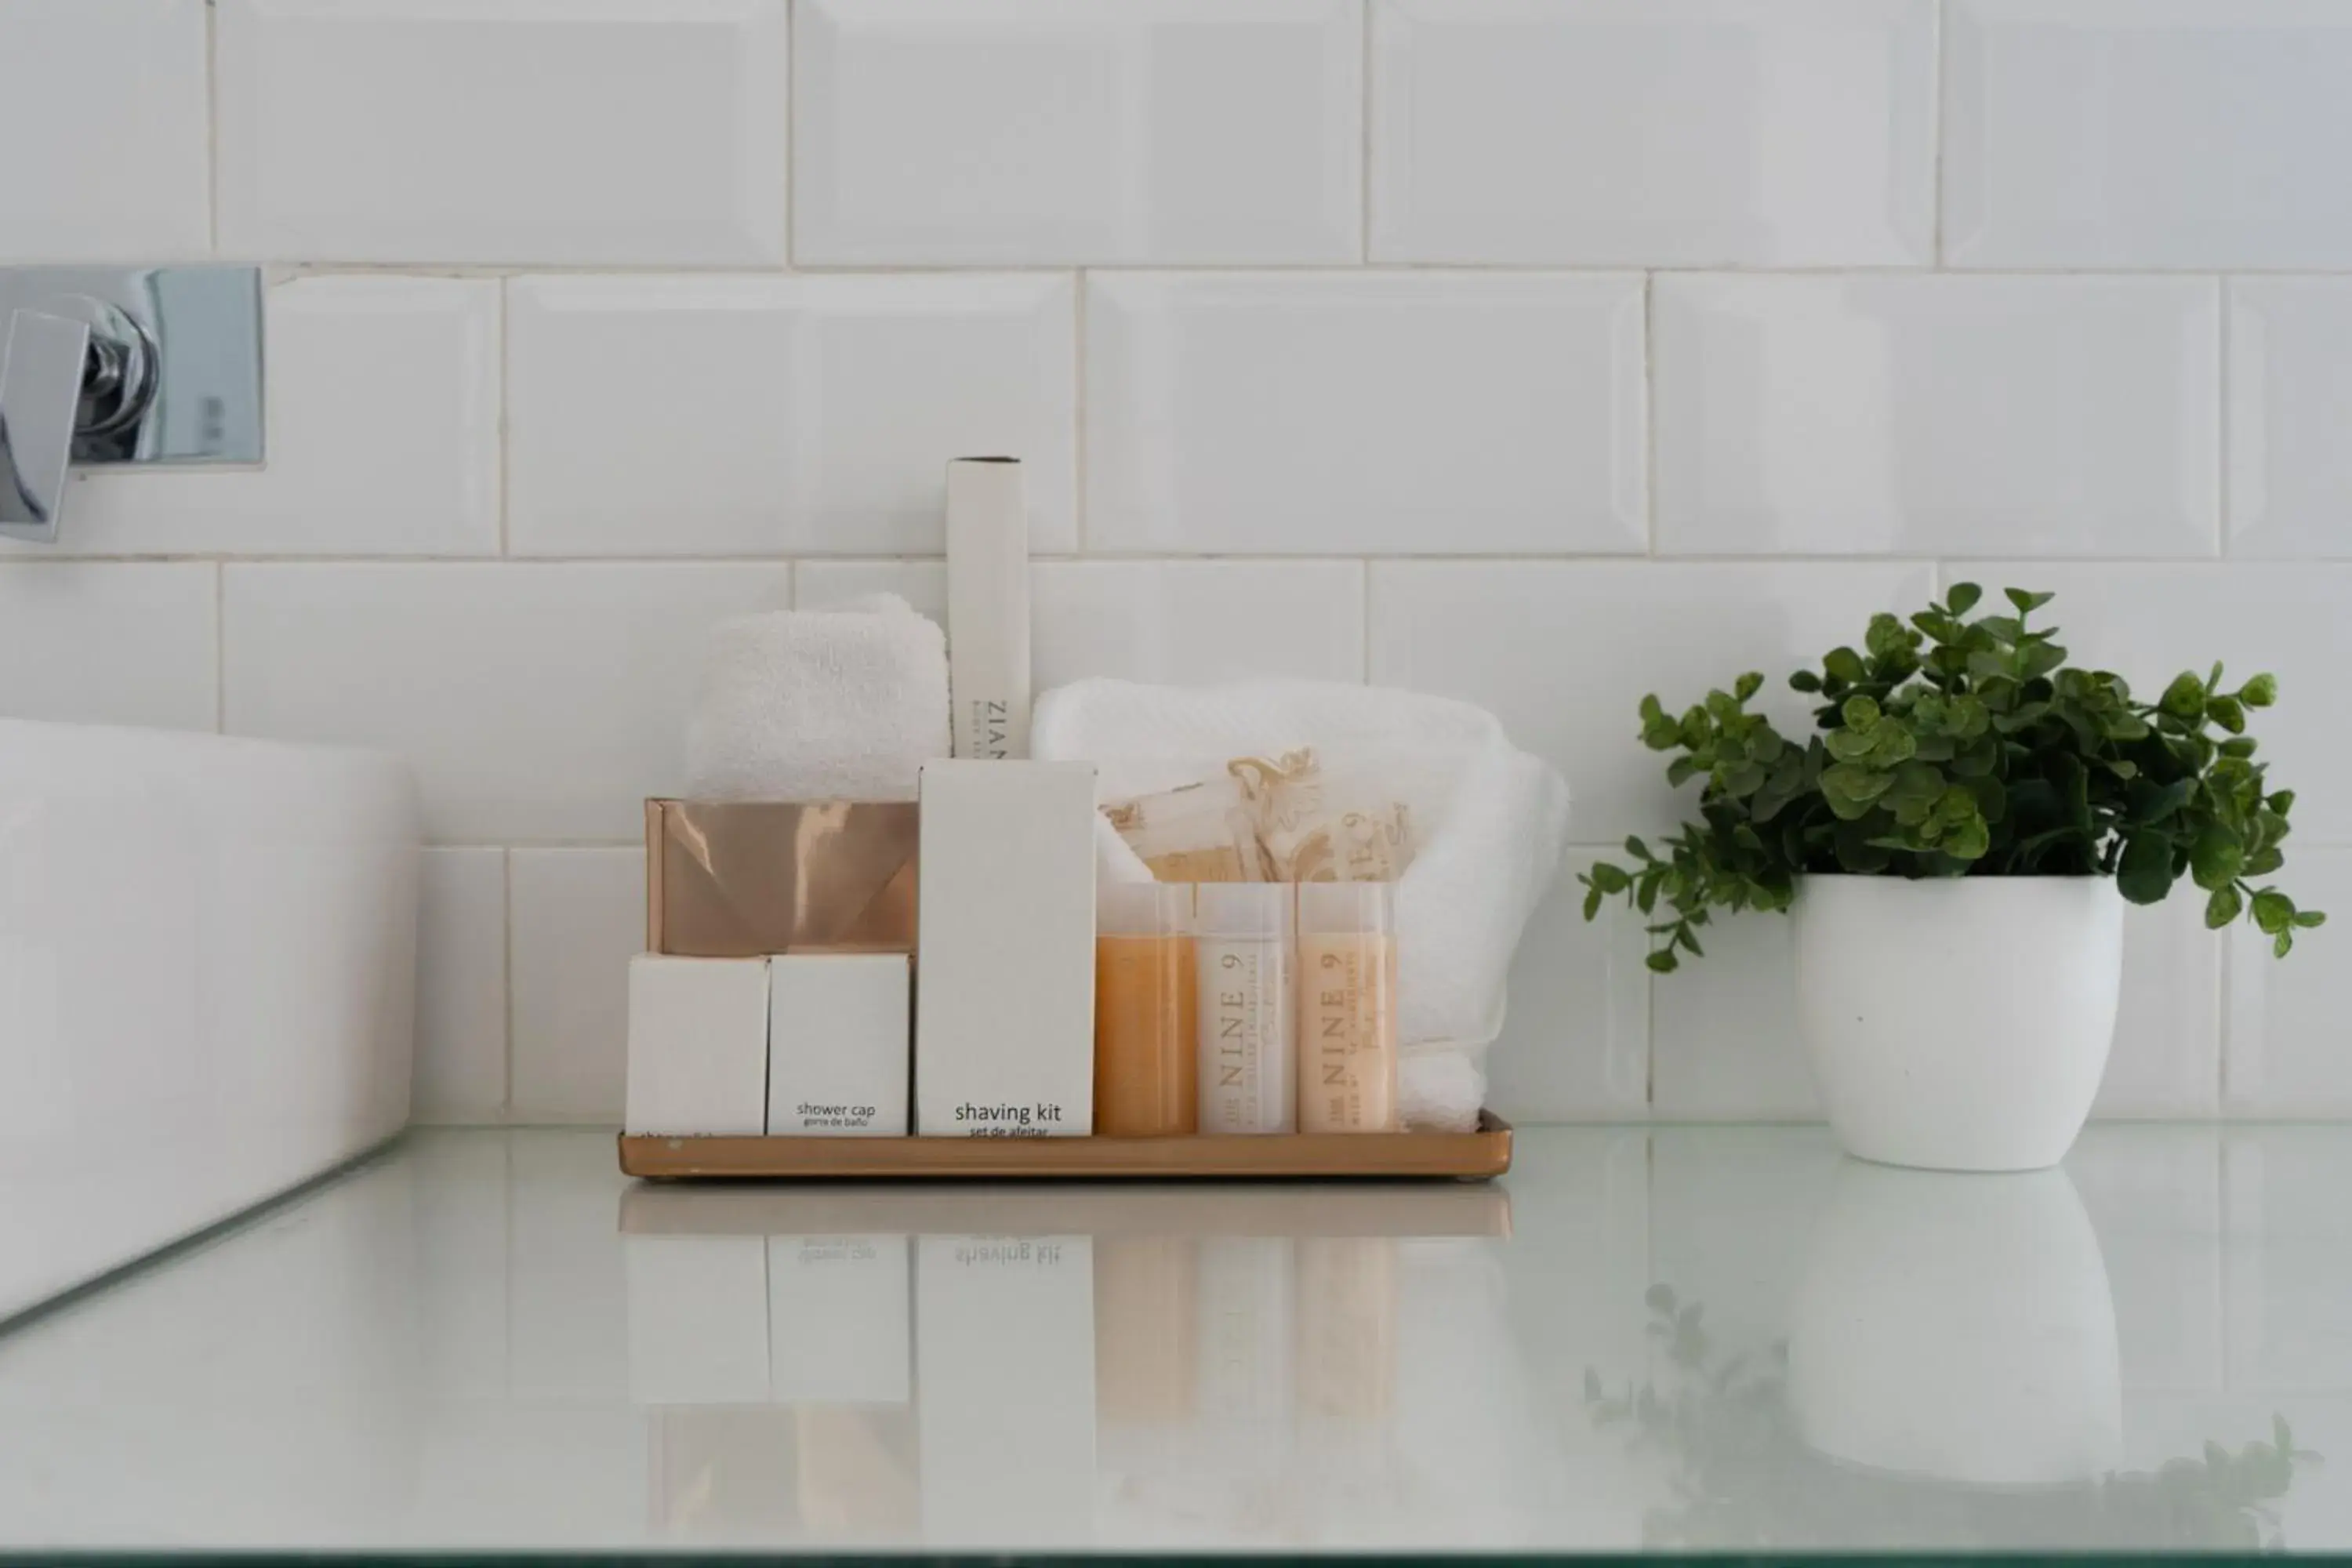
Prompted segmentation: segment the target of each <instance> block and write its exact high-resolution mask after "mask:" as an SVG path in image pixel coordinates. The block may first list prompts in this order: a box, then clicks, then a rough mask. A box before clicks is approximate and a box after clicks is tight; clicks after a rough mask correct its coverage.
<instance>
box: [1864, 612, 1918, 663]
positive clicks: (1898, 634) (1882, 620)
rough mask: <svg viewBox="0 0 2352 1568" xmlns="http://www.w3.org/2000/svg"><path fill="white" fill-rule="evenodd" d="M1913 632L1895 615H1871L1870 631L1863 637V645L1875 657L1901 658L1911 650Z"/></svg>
mask: <svg viewBox="0 0 2352 1568" xmlns="http://www.w3.org/2000/svg"><path fill="white" fill-rule="evenodd" d="M1911 646H1912V637H1911V634H1910V633H1909V632H1907V631H1906V630H1905V629H1904V626H1903V623H1902V622H1901V621H1898V620H1896V619H1895V617H1894V616H1890V615H1885V614H1883V613H1882V614H1879V615H1875V616H1871V617H1870V631H1869V634H1868V635H1867V636H1865V637H1864V638H1863V647H1866V648H1868V649H1869V650H1870V657H1871V658H1902V657H1903V656H1904V655H1906V654H1907V653H1909V652H1910V651H1911Z"/></svg>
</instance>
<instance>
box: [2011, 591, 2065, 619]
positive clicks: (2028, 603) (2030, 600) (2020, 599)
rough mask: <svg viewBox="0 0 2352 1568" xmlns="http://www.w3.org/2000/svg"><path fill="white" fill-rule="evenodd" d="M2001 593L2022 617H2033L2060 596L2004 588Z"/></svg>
mask: <svg viewBox="0 0 2352 1568" xmlns="http://www.w3.org/2000/svg"><path fill="white" fill-rule="evenodd" d="M2001 593H2002V594H2003V595H2007V597H2008V599H2009V602H2010V603H2011V604H2012V605H2016V606H2017V613H2018V614H2019V615H2021V616H2030V615H2032V613H2033V612H2034V611H2036V610H2038V609H2040V608H2041V607H2042V605H2046V604H2048V603H2049V602H2050V601H2051V600H2053V599H2054V598H2056V597H2057V596H2058V595H2055V594H2029V593H2027V592H2026V591H2025V590H2024V589H2022V588H2003V589H2002V590H2001Z"/></svg>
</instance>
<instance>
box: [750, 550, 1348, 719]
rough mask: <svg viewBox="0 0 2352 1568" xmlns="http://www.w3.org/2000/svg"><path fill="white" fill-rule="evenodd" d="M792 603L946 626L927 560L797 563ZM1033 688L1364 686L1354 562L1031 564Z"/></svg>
mask: <svg viewBox="0 0 2352 1568" xmlns="http://www.w3.org/2000/svg"><path fill="white" fill-rule="evenodd" d="M797 576H798V590H799V594H800V601H799V602H800V604H801V605H803V607H810V608H814V607H815V606H818V605H826V604H835V603H838V602H839V601H841V600H843V599H847V598H852V597H855V596H856V595H861V594H875V593H890V594H897V595H900V596H901V597H903V598H905V599H906V600H907V601H908V603H910V604H912V605H914V606H915V607H916V608H917V609H918V610H920V611H921V612H922V613H923V614H925V615H927V616H930V617H931V618H932V619H933V620H935V621H938V622H940V624H941V625H942V626H944V625H945V624H946V620H947V568H946V567H945V565H943V564H942V563H939V562H936V561H859V562H847V561H845V562H810V563H803V564H802V565H801V566H800V568H799V571H798V574H797ZM1029 583H1030V618H1031V620H1032V621H1033V623H1034V626H1033V627H1032V631H1031V647H1030V657H1031V662H1032V664H1033V665H1034V670H1035V684H1036V688H1037V689H1038V690H1040V691H1043V690H1045V689H1048V688H1051V687H1055V686H1059V685H1062V684H1063V683H1064V682H1066V681H1072V680H1079V679H1086V678H1087V677H1089V676H1101V677H1108V678H1112V679H1122V680H1150V681H1173V682H1177V683H1180V684H1182V685H1188V686H1192V685H1206V684H1209V683H1212V682H1215V681H1221V680H1242V679H1260V678H1268V677H1274V678H1291V679H1302V680H1361V679H1363V678H1364V567H1363V564H1362V563H1360V562H1354V561H1041V562H1036V563H1032V564H1031V566H1030V568H1029Z"/></svg>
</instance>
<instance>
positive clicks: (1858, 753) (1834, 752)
mask: <svg viewBox="0 0 2352 1568" xmlns="http://www.w3.org/2000/svg"><path fill="white" fill-rule="evenodd" d="M1822 742H1823V743H1824V744H1825V745H1827V746H1828V747H1829V752H1830V755H1831V756H1832V757H1835V758H1836V759H1837V760H1838V761H1839V762H1842V763H1858V762H1860V761H1862V759H1863V758H1864V757H1866V756H1868V755H1870V751H1871V747H1872V746H1873V745H1874V744H1875V742H1874V739H1873V738H1872V737H1871V736H1868V735H1864V734H1862V733H1860V732H1859V731H1853V730H1832V731H1830V732H1829V733H1828V734H1827V735H1824V736H1822Z"/></svg>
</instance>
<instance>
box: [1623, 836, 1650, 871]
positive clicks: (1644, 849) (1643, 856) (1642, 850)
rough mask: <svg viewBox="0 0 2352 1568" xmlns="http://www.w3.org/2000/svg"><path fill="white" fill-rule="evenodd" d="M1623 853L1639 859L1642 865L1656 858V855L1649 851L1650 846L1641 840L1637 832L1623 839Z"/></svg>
mask: <svg viewBox="0 0 2352 1568" xmlns="http://www.w3.org/2000/svg"><path fill="white" fill-rule="evenodd" d="M1625 853H1626V854H1628V855H1631V856H1632V857H1633V858H1634V859H1636V860H1639V861H1641V862H1642V864H1643V865H1644V866H1646V865H1648V864H1649V863H1650V862H1651V861H1652V860H1654V859H1655V858H1657V857H1655V856H1654V855H1652V854H1651V853H1650V847H1649V846H1648V845H1647V844H1644V843H1643V842H1642V839H1641V837H1640V835H1638V834H1636V835H1633V836H1631V837H1627V839H1626V840H1625Z"/></svg>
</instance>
